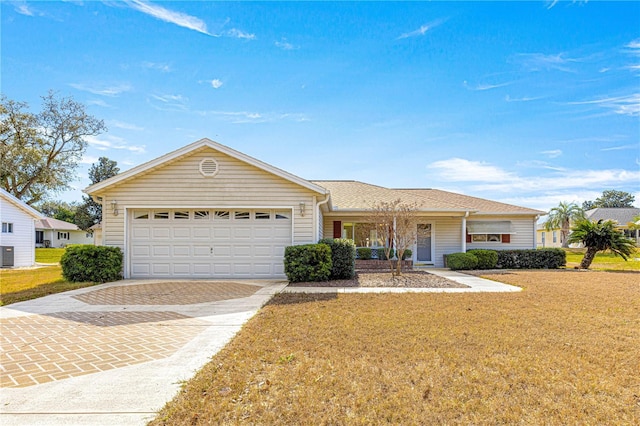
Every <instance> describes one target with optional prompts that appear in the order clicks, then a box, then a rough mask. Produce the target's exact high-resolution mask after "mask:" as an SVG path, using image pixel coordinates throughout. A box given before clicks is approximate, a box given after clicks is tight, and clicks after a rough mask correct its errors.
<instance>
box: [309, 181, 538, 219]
mask: <svg viewBox="0 0 640 426" xmlns="http://www.w3.org/2000/svg"><path fill="white" fill-rule="evenodd" d="M313 183H315V184H318V185H321V186H323V187H325V188H327V189H328V190H329V191H330V192H331V199H332V205H333V210H334V211H336V210H338V211H364V210H369V209H371V207H372V205H373V204H374V203H376V202H379V201H384V202H391V201H394V200H397V199H401V200H402V201H404V202H407V203H414V202H415V203H417V204H418V206H419V207H418V208H419V210H421V211H430V212H443V211H448V212H461V213H464V212H472V213H475V214H487V215H491V214H515V215H518V214H525V215H543V214H545V212H543V211H541V210H534V209H529V208H526V207H520V206H514V205H511V204H505V203H500V202H497V201H491V200H486V199H483V198H477V197H470V196H468V195H462V194H456V193H454V192H447V191H441V190H439V189H429V188H405V189H394V188H385V187H382V186H377V185H371V184H368V183H364V182H359V181H354V180H339V181H338V180H317V181H313Z"/></svg>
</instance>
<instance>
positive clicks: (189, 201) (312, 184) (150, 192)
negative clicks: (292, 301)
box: [85, 139, 545, 278]
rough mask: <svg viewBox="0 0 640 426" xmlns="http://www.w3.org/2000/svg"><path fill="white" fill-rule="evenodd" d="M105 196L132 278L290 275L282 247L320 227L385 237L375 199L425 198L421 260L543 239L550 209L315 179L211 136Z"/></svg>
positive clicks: (110, 233)
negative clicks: (374, 229) (374, 227)
mask: <svg viewBox="0 0 640 426" xmlns="http://www.w3.org/2000/svg"><path fill="white" fill-rule="evenodd" d="M85 192H86V193H87V194H89V195H91V196H92V197H93V198H94V200H96V201H97V202H100V203H102V223H101V225H102V243H103V244H104V245H107V246H116V247H120V248H121V249H122V250H123V253H124V276H125V278H170V277H185V278H229V277H254V278H283V277H284V276H285V275H284V266H283V256H284V248H285V247H286V246H289V245H297V244H307V243H315V242H317V241H318V240H319V239H320V238H323V237H348V238H354V239H355V240H356V244H358V245H363V244H365V245H370V246H375V245H376V243H377V244H380V242H378V241H377V240H378V239H377V236H376V235H375V234H373V233H371V231H370V232H369V234H368V241H367V235H363V233H362V232H360V230H361V229H363V228H364V229H367V226H368V225H367V221H368V219H367V210H368V209H370V208H371V206H372V205H373V203H375V202H376V201H393V200H395V199H398V198H400V199H402V200H403V201H405V202H414V201H415V202H417V203H419V204H420V220H419V223H418V224H417V231H418V234H419V235H418V243H417V244H416V245H415V246H414V247H413V250H412V251H413V260H414V262H415V263H416V264H422V265H433V266H437V267H442V266H443V255H444V254H447V253H452V252H460V251H465V250H467V249H471V248H492V249H498V250H500V249H525V248H535V247H536V242H535V235H536V222H537V219H538V217H539V216H540V215H544V214H545V212H542V211H539V210H533V209H528V208H524V207H517V206H513V205H509V204H503V203H498V202H495V201H490V200H485V199H481V198H475V197H469V196H465V195H461V194H455V193H451V192H445V191H439V190H435V189H388V188H383V187H380V186H375V185H369V184H366V183H362V182H356V181H308V180H305V179H302V178H300V177H298V176H294V175H292V174H290V173H288V172H285V171H283V170H280V169H278V168H276V167H274V166H271V165H269V164H267V163H264V162H262V161H260V160H257V159H255V158H252V157H249V156H247V155H246V154H243V153H241V152H238V151H235V150H233V149H231V148H229V147H227V146H224V145H221V144H219V143H217V142H213V141H211V140H209V139H202V140H200V141H197V142H194V143H192V144H190V145H187V146H185V147H183V148H180V149H178V150H176V151H173V152H171V153H169V154H166V155H164V156H162V157H160V158H157V159H155V160H152V161H149V162H147V163H145V164H142V165H140V166H137V167H134V168H133V169H130V170H128V171H126V172H123V173H120V174H118V175H117V176H114V177H112V178H109V179H107V180H104V181H102V182H99V183H96V184H94V185H92V186H90V187H88V188H86V189H85Z"/></svg>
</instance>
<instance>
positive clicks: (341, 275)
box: [319, 238, 356, 280]
mask: <svg viewBox="0 0 640 426" xmlns="http://www.w3.org/2000/svg"><path fill="white" fill-rule="evenodd" d="M319 243H320V244H326V245H328V246H329V247H331V263H332V267H331V278H330V279H332V280H350V279H351V278H353V277H355V276H356V245H355V244H354V242H353V240H350V239H347V238H324V239H322V240H320V241H319Z"/></svg>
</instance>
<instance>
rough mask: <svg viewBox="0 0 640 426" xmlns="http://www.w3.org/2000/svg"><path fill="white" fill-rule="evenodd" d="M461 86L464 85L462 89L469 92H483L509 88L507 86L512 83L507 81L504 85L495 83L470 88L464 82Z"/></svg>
mask: <svg viewBox="0 0 640 426" xmlns="http://www.w3.org/2000/svg"><path fill="white" fill-rule="evenodd" d="M463 84H464V87H466V88H467V89H469V90H475V91H485V90H491V89H497V88H498V87H505V86H509V85H511V84H513V82H512V81H508V82H506V83H496V84H487V83H480V84H477V85H476V86H475V87H471V86H469V84H468V83H467V81H466V80H465V81H464V82H463Z"/></svg>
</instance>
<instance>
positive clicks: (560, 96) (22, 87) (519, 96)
mask: <svg viewBox="0 0 640 426" xmlns="http://www.w3.org/2000/svg"><path fill="white" fill-rule="evenodd" d="M0 8H1V13H2V15H1V24H2V30H1V31H2V52H1V60H2V62H1V71H2V75H1V81H0V82H1V89H2V93H4V94H5V95H7V96H8V97H9V98H11V99H14V100H19V101H25V102H28V103H29V104H30V106H31V109H32V110H33V111H37V110H38V109H39V107H40V98H39V97H40V96H41V95H44V94H45V93H46V92H47V91H48V90H49V89H53V90H56V91H58V92H59V93H60V94H61V95H64V96H68V95H71V96H73V97H74V98H75V99H76V100H78V101H80V102H83V103H85V104H86V105H87V107H88V110H89V112H90V113H91V114H93V115H94V116H96V117H98V118H102V119H104V121H105V123H106V125H107V127H108V128H109V131H108V132H107V133H104V134H102V135H99V136H97V137H94V138H90V140H89V142H90V145H89V148H88V150H87V152H86V156H85V158H84V159H83V162H82V164H81V166H80V168H79V169H78V180H77V181H76V182H73V183H72V185H73V187H74V188H76V189H75V190H72V191H68V192H65V193H62V194H59V198H61V199H64V200H66V201H72V200H79V199H80V196H81V193H80V189H82V188H84V187H86V186H87V185H88V184H89V180H88V177H87V170H88V167H89V165H90V164H91V163H93V162H95V161H96V160H97V158H98V157H100V156H107V157H109V158H111V159H113V160H116V161H117V162H118V164H119V166H120V167H121V169H123V170H126V169H128V168H130V167H132V166H135V165H138V164H141V163H143V162H145V161H148V160H151V159H153V158H156V157H158V156H160V155H163V154H165V153H167V152H169V151H172V150H174V149H177V148H179V147H181V146H184V145H186V144H188V143H191V142H194V141H196V140H198V139H200V138H203V137H208V138H210V139H213V140H215V141H217V142H220V143H222V144H225V145H228V146H230V147H232V148H234V149H236V150H239V151H241V152H244V153H246V154H248V155H251V156H253V157H256V158H258V159H260V160H262V161H265V162H267V163H270V164H272V165H275V166H277V167H280V168H282V169H284V170H287V171H289V172H291V173H293V174H296V175H298V176H300V177H303V178H306V179H310V180H313V179H355V180H361V181H365V182H368V183H373V184H378V185H382V186H387V187H431V188H439V189H444V190H451V191H456V192H462V193H465V194H469V195H474V196H479V197H483V198H489V199H493V200H498V201H504V202H508V203H513V204H518V205H523V206H527V207H533V208H539V209H542V210H548V209H549V208H551V207H553V206H555V205H557V204H558V202H560V201H574V202H578V203H581V202H582V201H584V200H592V199H595V198H596V197H598V196H599V195H600V194H601V193H602V191H603V190H605V189H617V190H624V191H628V192H631V193H633V194H635V195H636V205H640V2H593V1H592V2H565V1H538V2H502V3H501V2H469V3H460V2H425V3H423V2H407V3H389V2H367V3H360V2H340V3H330V2H321V3H309V2H256V3H253V2H208V1H200V2H189V1H178V2H168V1H167V2H160V1H155V2H151V1H141V0H130V1H65V2H56V1H47V2H43V1H40V2H36V1H34V2H31V1H17V2H2V3H0Z"/></svg>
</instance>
